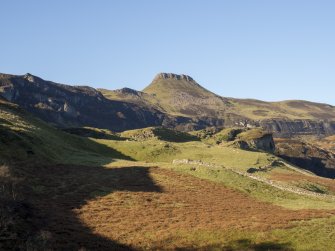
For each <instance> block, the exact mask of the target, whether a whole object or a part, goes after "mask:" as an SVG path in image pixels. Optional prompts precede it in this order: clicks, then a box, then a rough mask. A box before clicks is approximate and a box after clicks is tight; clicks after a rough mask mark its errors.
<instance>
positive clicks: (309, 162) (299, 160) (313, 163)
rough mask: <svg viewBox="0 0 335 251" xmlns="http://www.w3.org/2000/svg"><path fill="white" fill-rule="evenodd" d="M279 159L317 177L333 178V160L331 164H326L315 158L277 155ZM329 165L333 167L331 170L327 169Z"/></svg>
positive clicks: (334, 167) (334, 175)
mask: <svg viewBox="0 0 335 251" xmlns="http://www.w3.org/2000/svg"><path fill="white" fill-rule="evenodd" d="M279 157H281V158H283V159H285V160H286V161H288V162H290V163H292V164H294V165H296V166H298V167H300V168H303V169H306V170H308V171H311V172H313V173H314V174H316V175H318V176H321V177H325V178H331V179H334V178H335V163H334V159H333V160H332V161H333V163H332V164H327V161H326V160H325V159H322V158H317V157H309V158H303V157H291V156H287V155H279ZM329 162H330V161H329ZM330 165H333V167H332V168H329V167H327V166H330Z"/></svg>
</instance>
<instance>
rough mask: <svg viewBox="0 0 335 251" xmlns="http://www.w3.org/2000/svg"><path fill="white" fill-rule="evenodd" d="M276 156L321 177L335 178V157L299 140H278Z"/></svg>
mask: <svg viewBox="0 0 335 251" xmlns="http://www.w3.org/2000/svg"><path fill="white" fill-rule="evenodd" d="M275 143H276V155H278V156H280V157H282V158H283V159H285V160H287V161H289V162H291V163H293V164H295V165H297V166H299V167H301V168H304V169H307V170H309V171H311V172H313V173H315V174H317V175H319V176H324V177H328V178H335V155H334V154H333V153H332V152H330V151H327V150H325V149H321V148H319V147H317V146H316V145H312V144H309V143H306V142H303V141H301V140H298V139H276V140H275Z"/></svg>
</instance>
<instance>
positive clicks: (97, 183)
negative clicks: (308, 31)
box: [0, 99, 335, 250]
mask: <svg viewBox="0 0 335 251" xmlns="http://www.w3.org/2000/svg"><path fill="white" fill-rule="evenodd" d="M0 112H1V120H0V128H1V137H0V150H1V151H0V158H1V162H2V164H1V165H0V182H1V184H2V186H1V190H0V219H1V228H0V237H1V242H0V249H1V250H12V249H18V250H20V249H21V250H25V249H30V250H52V249H55V250H80V249H88V250H96V249H99V250H139V249H140V250H141V249H167V248H168V249H186V250H187V249H203V250H208V249H223V250H225V249H227V250H241V249H242V250H243V249H249V250H262V249H265V250H267V249H270V250H271V249H277V250H287V249H301V250H306V249H310V250H315V249H316V250H317V249H320V248H325V247H326V248H327V249H329V250H332V249H334V243H335V240H334V238H332V237H331V236H334V235H333V228H332V227H331V226H332V224H333V223H334V219H335V218H334V217H335V216H334V215H335V211H334V210H335V204H334V195H335V188H334V185H333V183H332V180H330V179H326V178H320V177H317V176H315V175H313V174H312V173H309V172H306V171H304V170H303V169H299V168H297V167H295V166H293V165H291V164H289V163H287V162H285V161H283V160H282V159H280V158H277V157H276V156H274V155H273V154H272V153H269V152H264V151H259V149H258V148H257V145H255V146H256V148H253V149H252V150H243V149H240V148H239V147H238V146H237V145H229V144H217V143H216V142H215V141H214V140H212V141H211V140H210V138H208V139H203V141H200V140H199V139H198V138H196V137H194V136H191V135H190V134H186V133H180V132H176V131H173V130H168V129H164V128H153V127H150V128H144V129H137V130H131V131H125V132H122V133H121V134H116V133H113V132H111V131H109V130H101V129H96V128H72V129H66V131H67V132H69V133H71V134H69V133H67V132H64V131H62V130H60V129H56V128H54V127H53V126H50V125H49V124H46V123H45V122H43V121H42V120H40V119H37V118H35V117H34V116H33V115H31V114H30V113H28V112H26V111H25V110H23V109H22V108H20V107H19V106H18V105H16V104H12V103H9V102H8V101H5V100H3V99H2V100H1V101H0ZM73 134H76V135H73ZM228 134H229V133H228ZM77 135H83V136H85V137H80V136H77ZM218 135H220V136H222V137H223V135H227V130H226V131H221V132H219V133H218ZM218 135H215V134H213V136H211V137H214V138H215V137H218ZM264 135H266V133H264V132H262V131H261V130H260V129H251V130H246V129H243V130H241V131H240V132H239V133H236V135H235V136H234V139H233V140H243V141H250V142H252V141H255V140H258V139H262V138H263V136H264ZM223 138H224V137H223ZM288 177H289V178H290V179H288ZM274 215H275V216H276V217H274ZM311 235H312V236H313V238H311V237H308V236H311ZM292 236H294V238H292ZM306 236H307V237H306ZM325 236H326V237H325ZM329 236H330V237H329ZM324 238H327V241H326V242H325V241H324V240H325V239H324Z"/></svg>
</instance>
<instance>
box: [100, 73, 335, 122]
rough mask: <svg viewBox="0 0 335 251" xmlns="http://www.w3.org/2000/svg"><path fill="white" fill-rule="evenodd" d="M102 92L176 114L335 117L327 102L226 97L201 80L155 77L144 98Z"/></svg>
mask: <svg viewBox="0 0 335 251" xmlns="http://www.w3.org/2000/svg"><path fill="white" fill-rule="evenodd" d="M102 92H103V94H104V95H105V96H106V97H107V98H110V99H114V100H121V99H123V100H126V101H129V102H135V103H139V102H142V103H145V104H146V105H149V106H150V105H153V106H155V107H159V109H160V110H164V111H166V112H168V113H170V114H173V115H187V116H196V112H197V111H199V110H203V113H204V114H205V113H206V112H207V113H208V114H209V115H213V114H215V115H216V116H220V117H224V116H225V114H237V115H240V116H243V117H247V118H250V119H255V120H262V119H271V118H285V119H335V108H334V107H333V106H330V105H327V104H320V103H314V102H308V101H303V100H288V101H282V102H264V101H260V100H254V99H234V98H223V99H222V97H220V96H218V95H216V94H214V93H212V92H210V91H208V90H206V89H204V88H203V87H201V86H200V85H198V84H197V83H195V82H189V81H186V80H175V79H162V78H155V79H154V80H153V82H152V83H151V84H150V85H149V86H147V87H146V88H145V89H144V90H143V92H144V93H143V96H142V97H141V98H140V99H139V98H138V97H137V98H134V96H131V95H130V96H129V95H121V94H117V93H115V92H113V91H108V90H102ZM182 93H184V94H187V95H186V98H185V96H180V95H181V94H182ZM140 100H142V101H140ZM209 111H210V112H209ZM197 115H199V114H197Z"/></svg>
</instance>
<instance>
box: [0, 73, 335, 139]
mask: <svg viewBox="0 0 335 251" xmlns="http://www.w3.org/2000/svg"><path fill="white" fill-rule="evenodd" d="M0 93H1V95H2V96H3V97H4V98H6V99H7V100H8V101H10V102H14V103H16V104H19V105H20V106H21V107H22V108H24V109H26V110H27V111H30V112H32V113H33V114H35V115H36V116H38V117H40V118H42V119H43V120H45V121H47V122H49V123H52V124H53V125H56V126H58V127H62V128H68V127H85V126H86V127H95V128H103V129H110V130H113V131H123V130H128V129H137V128H143V127H149V126H164V127H168V128H173V129H178V130H182V131H192V130H199V129H203V128H206V127H212V126H215V127H218V128H223V127H236V126H238V127H263V128H265V129H266V130H268V131H270V132H273V133H274V134H275V135H276V136H279V137H291V136H292V135H297V134H301V135H332V134H334V133H335V122H334V121H335V108H334V107H333V106H330V105H327V104H318V103H313V102H308V101H283V102H264V101H259V100H251V99H233V98H225V97H221V96H218V95H216V94H214V93H212V92H210V91H208V90H206V89H205V88H203V87H202V86H200V85H199V84H198V83H197V82H196V81H195V80H193V79H192V78H191V77H189V76H187V75H177V74H172V73H160V74H158V75H157V76H156V77H155V78H154V80H153V81H152V83H151V84H150V85H149V86H147V87H146V88H145V89H144V90H143V91H136V90H132V89H129V88H123V89H120V90H115V91H109V90H105V89H97V90H96V89H94V88H91V87H87V86H69V85H63V84H57V83H53V82H51V81H45V80H43V79H41V78H38V77H36V76H33V75H31V74H26V75H24V76H14V75H8V74H1V75H0Z"/></svg>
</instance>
